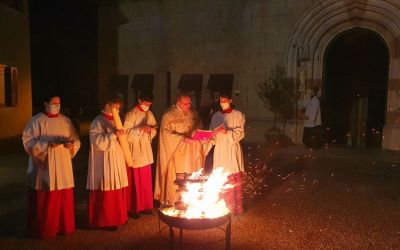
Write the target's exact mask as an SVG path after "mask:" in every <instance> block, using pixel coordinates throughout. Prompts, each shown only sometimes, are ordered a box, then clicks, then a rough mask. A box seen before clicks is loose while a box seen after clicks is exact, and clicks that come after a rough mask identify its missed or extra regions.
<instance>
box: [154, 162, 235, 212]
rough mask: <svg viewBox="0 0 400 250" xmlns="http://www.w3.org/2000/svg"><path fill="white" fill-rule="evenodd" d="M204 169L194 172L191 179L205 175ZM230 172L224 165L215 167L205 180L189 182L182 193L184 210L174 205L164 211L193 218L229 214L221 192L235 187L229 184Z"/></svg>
mask: <svg viewBox="0 0 400 250" xmlns="http://www.w3.org/2000/svg"><path fill="white" fill-rule="evenodd" d="M202 172H203V169H201V170H199V171H198V172H195V173H193V174H192V175H191V176H190V177H189V180H198V179H200V177H201V176H202V175H203V174H202ZM228 175H229V173H226V172H224V169H223V168H222V167H220V168H217V169H215V170H214V171H213V172H212V173H211V174H210V175H209V176H208V178H207V179H206V180H205V181H203V182H190V181H189V182H187V183H186V191H185V192H183V193H182V201H183V203H184V207H185V209H184V210H179V209H176V208H174V207H172V208H167V209H163V210H162V212H163V213H164V214H167V215H169V216H179V217H184V218H188V219H192V218H218V217H221V216H224V215H226V214H228V213H229V212H230V211H229V209H228V208H227V206H226V204H225V201H224V200H223V199H221V197H220V196H221V194H222V193H223V192H224V191H226V190H227V189H230V188H232V187H233V185H230V184H227V180H228Z"/></svg>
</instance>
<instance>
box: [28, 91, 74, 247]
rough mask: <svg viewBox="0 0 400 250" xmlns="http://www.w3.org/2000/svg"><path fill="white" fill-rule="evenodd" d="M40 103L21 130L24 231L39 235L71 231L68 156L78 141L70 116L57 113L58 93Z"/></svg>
mask: <svg viewBox="0 0 400 250" xmlns="http://www.w3.org/2000/svg"><path fill="white" fill-rule="evenodd" d="M44 107H45V110H44V111H43V112H40V113H38V114H36V115H35V116H33V117H32V119H31V120H30V121H29V122H28V123H27V124H26V126H25V129H24V131H23V133H22V143H23V145H24V149H25V151H26V152H27V153H28V154H29V165H28V202H29V203H28V234H29V236H30V237H33V238H41V239H44V238H55V237H56V235H57V234H71V233H73V232H75V214H74V176H73V169H72V161H71V159H72V158H73V157H74V156H75V155H76V153H77V152H78V150H79V148H80V145H81V143H80V141H79V137H78V134H77V132H76V130H75V128H74V126H73V125H72V122H71V120H70V119H69V118H68V117H66V116H64V115H63V114H61V113H60V107H61V99H60V97H58V96H57V95H51V96H49V98H47V99H46V100H45V102H44Z"/></svg>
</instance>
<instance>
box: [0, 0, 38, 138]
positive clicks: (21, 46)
mask: <svg viewBox="0 0 400 250" xmlns="http://www.w3.org/2000/svg"><path fill="white" fill-rule="evenodd" d="M0 41H1V42H0V44H1V49H0V64H3V65H9V66H12V67H16V68H17V102H16V106H1V107H0V117H1V123H0V138H6V137H11V136H15V135H18V134H21V133H22V130H23V129H24V126H25V124H26V122H27V121H28V120H29V119H30V117H31V115H32V97H31V64H30V44H29V10H28V2H27V1H22V8H21V10H18V9H15V8H12V7H10V6H8V5H6V4H3V3H0ZM1 77H4V76H1Z"/></svg>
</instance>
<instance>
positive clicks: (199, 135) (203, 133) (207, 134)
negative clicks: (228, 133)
mask: <svg viewBox="0 0 400 250" xmlns="http://www.w3.org/2000/svg"><path fill="white" fill-rule="evenodd" d="M213 136H214V133H213V131H211V130H196V131H195V132H194V134H193V136H192V140H207V139H212V138H213Z"/></svg>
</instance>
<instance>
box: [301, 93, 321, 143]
mask: <svg viewBox="0 0 400 250" xmlns="http://www.w3.org/2000/svg"><path fill="white" fill-rule="evenodd" d="M318 90H319V89H318V87H316V86H314V87H313V88H312V90H311V91H312V92H311V98H310V100H309V101H308V102H307V105H306V111H305V114H304V132H303V143H304V145H305V146H306V147H307V148H314V149H316V148H319V147H321V138H320V137H321V107H320V101H319V98H318V96H317V95H318Z"/></svg>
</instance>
